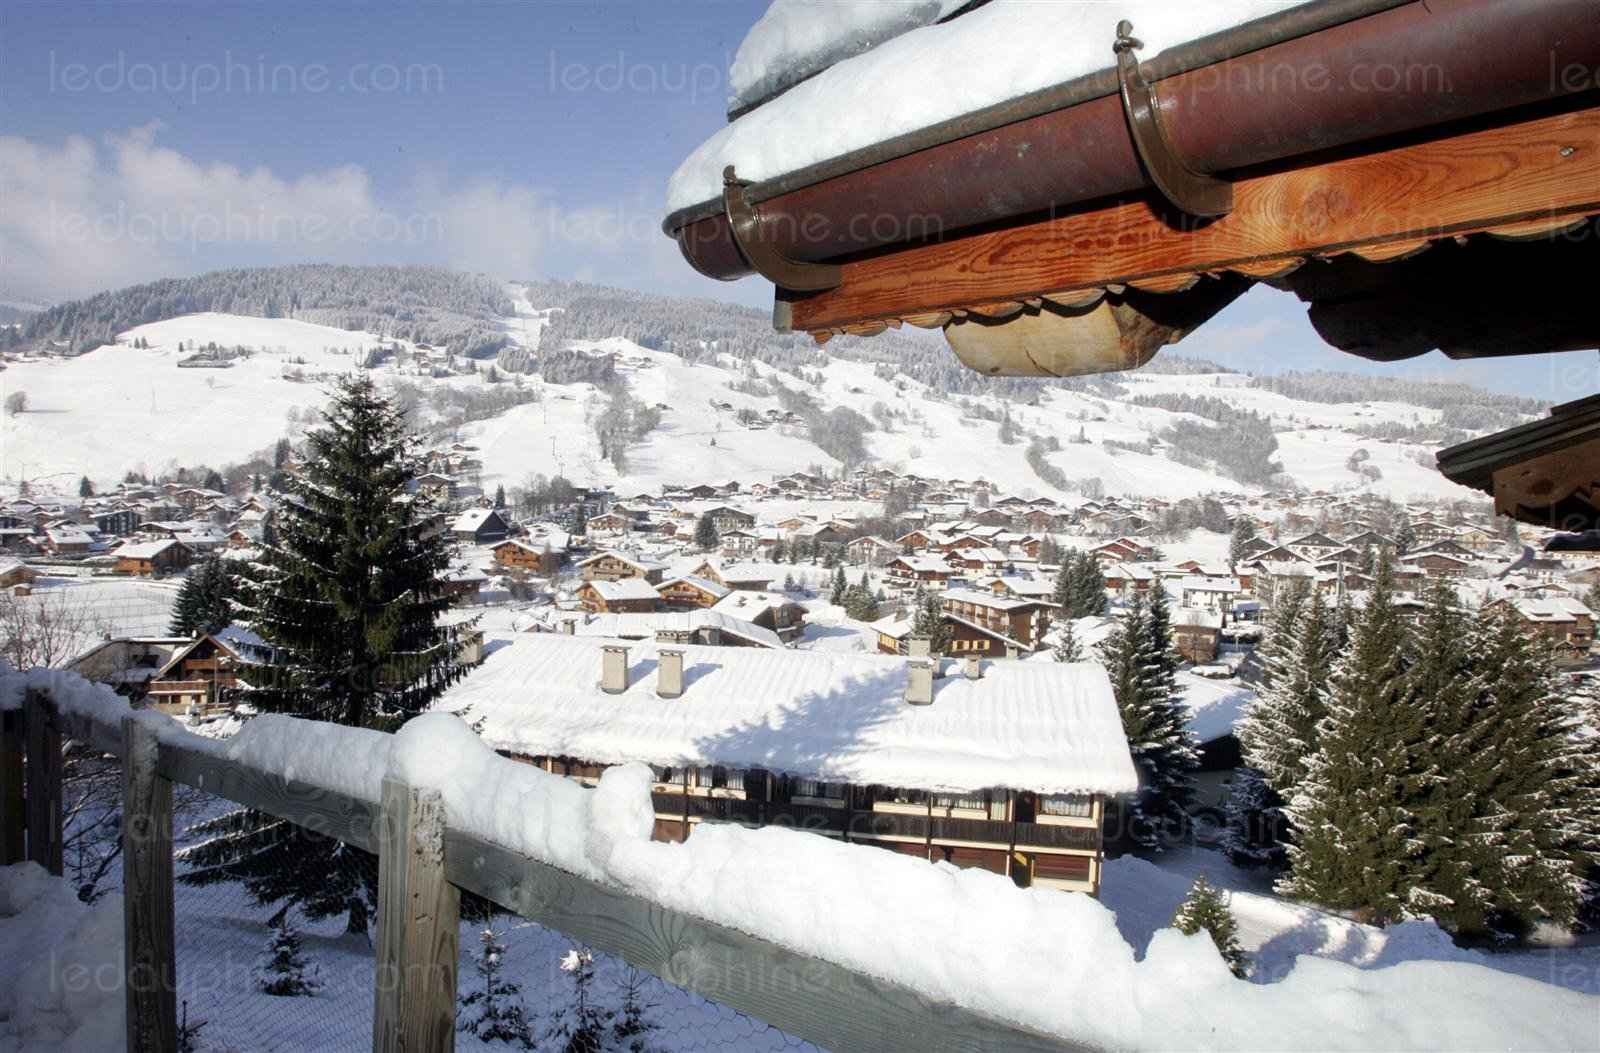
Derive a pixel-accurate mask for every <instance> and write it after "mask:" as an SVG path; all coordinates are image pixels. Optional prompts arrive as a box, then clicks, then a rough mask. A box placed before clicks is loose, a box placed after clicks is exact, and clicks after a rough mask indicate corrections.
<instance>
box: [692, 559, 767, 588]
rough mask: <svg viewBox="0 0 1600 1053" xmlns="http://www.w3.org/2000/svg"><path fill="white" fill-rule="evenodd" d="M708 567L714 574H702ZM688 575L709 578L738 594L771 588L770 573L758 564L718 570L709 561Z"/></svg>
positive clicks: (734, 564)
mask: <svg viewBox="0 0 1600 1053" xmlns="http://www.w3.org/2000/svg"><path fill="white" fill-rule="evenodd" d="M707 566H710V567H711V569H712V570H714V571H715V573H712V574H707V573H704V571H705V569H706V568H707ZM689 573H691V574H694V575H696V576H697V577H702V578H710V579H711V580H712V581H720V582H721V583H722V584H724V585H726V586H728V588H730V589H734V590H737V591H740V592H766V591H767V590H768V589H770V588H771V587H772V571H771V570H770V569H769V568H767V567H765V566H763V565H762V564H759V563H729V564H726V565H725V566H722V567H720V568H718V567H716V566H715V565H714V564H711V563H710V561H709V560H708V561H706V562H705V563H701V564H700V566H699V567H697V568H695V569H694V570H692V571H690V572H689Z"/></svg>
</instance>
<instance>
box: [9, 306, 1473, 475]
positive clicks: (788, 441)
mask: <svg viewBox="0 0 1600 1053" xmlns="http://www.w3.org/2000/svg"><path fill="white" fill-rule="evenodd" d="M512 292H513V303H514V306H515V309H516V313H515V315H514V316H511V317H508V318H506V319H505V320H504V323H503V324H504V325H505V327H506V330H507V332H508V333H509V334H510V335H511V336H512V338H513V339H514V340H515V341H516V342H517V343H519V344H523V345H525V346H527V347H530V348H534V347H537V346H538V344H539V339H540V334H541V331H542V329H543V326H544V324H545V322H546V321H547V320H548V317H549V312H548V311H546V310H543V309H540V308H538V307H536V306H535V305H533V304H531V303H529V302H528V300H527V299H526V296H525V295H524V292H525V290H524V289H523V288H522V287H520V286H513V287H512ZM135 340H138V341H140V342H141V343H148V344H149V347H148V349H146V348H134V347H132V346H131V344H132V343H133V342H134V341H135ZM211 342H215V343H217V344H218V345H220V346H222V347H224V348H233V347H235V346H244V347H247V348H250V349H252V350H253V351H254V353H253V354H252V355H251V356H250V357H248V358H243V359H239V360H236V361H235V362H234V364H233V365H232V366H231V367H230V368H226V369H196V368H180V367H179V365H178V363H179V361H180V360H182V359H184V358H186V357H188V355H189V353H190V349H192V348H193V347H194V346H195V345H200V346H204V345H206V344H208V343H211ZM378 342H379V339H378V338H377V337H375V336H374V335H372V334H370V333H352V332H347V331H345V330H341V329H334V328H330V327H327V326H321V325H313V324H311V323H307V322H299V321H294V320H291V319H282V318H252V317H243V316H237V315H225V314H214V313H207V314H196V315H188V316H184V317H181V318H174V319H171V320H168V321H163V322H155V323H151V324H149V325H142V326H139V327H137V328H136V329H132V330H129V331H128V332H126V333H123V334H120V335H119V338H118V343H117V344H115V345H110V346H106V347H102V348H100V349H98V350H95V351H91V352H89V353H88V354H85V355H82V356H80V357H78V358H75V359H43V358H35V359H30V360H23V361H14V362H12V363H11V364H10V365H9V367H8V368H7V369H6V370H5V371H4V372H0V389H3V392H4V393H6V394H9V393H11V392H14V391H23V392H25V393H26V394H27V396H28V402H29V411H28V412H26V413H21V414H18V415H15V416H9V417H6V418H4V419H3V421H0V447H3V450H0V481H4V482H9V483H13V484H14V483H16V482H17V481H19V480H22V479H27V480H29V481H30V482H32V483H34V484H36V485H39V486H44V487H47V488H48V487H51V486H54V487H55V488H58V489H62V490H65V489H66V488H68V487H70V486H71V485H73V484H75V483H76V481H77V478H78V476H80V475H88V476H89V477H90V478H91V479H92V480H94V481H95V482H96V483H97V484H100V485H102V486H103V485H106V484H109V483H113V482H115V481H117V480H119V479H120V478H121V477H122V475H123V473H124V472H126V471H128V470H129V469H136V468H141V467H142V468H145V469H147V470H157V469H159V468H161V467H162V466H164V465H167V464H169V463H171V462H176V463H177V464H182V465H191V464H199V463H205V464H210V465H213V466H216V465H222V464H226V463H230V462H237V461H240V460H243V459H245V458H246V457H247V456H249V455H250V454H252V453H255V452H258V451H261V450H263V449H265V448H267V447H269V446H270V445H271V444H272V443H273V442H274V441H276V440H277V439H278V438H279V437H280V436H282V435H283V434H284V433H285V431H286V430H287V429H288V428H290V427H291V422H290V419H289V418H290V417H291V415H294V416H298V415H300V414H301V413H302V412H303V411H305V410H307V409H310V408H315V407H318V406H320V405H322V404H323V403H324V401H325V393H324V384H323V383H322V381H324V380H325V379H326V378H329V377H332V376H334V375H336V374H339V373H342V372H346V371H348V370H350V369H351V368H353V367H354V365H355V364H356V362H357V361H358V360H359V356H360V353H361V352H362V351H364V350H366V349H368V348H371V347H373V346H375V345H376V344H377V343H378ZM180 343H182V344H183V345H184V347H185V350H184V351H179V350H178V345H179V344H180ZM575 346H577V347H579V348H580V349H584V350H588V351H591V352H596V353H615V354H616V355H617V370H618V373H619V375H620V376H621V377H622V380H623V382H624V383H625V385H626V386H627V388H628V390H629V391H630V392H631V393H632V394H633V396H634V397H635V398H637V399H638V400H639V401H640V402H643V403H645V404H649V405H657V406H660V407H663V410H662V423H661V425H660V427H658V428H657V429H656V430H655V431H654V432H652V433H651V434H649V435H648V436H647V437H645V439H644V440H643V441H642V442H640V443H638V444H636V445H635V446H634V447H632V448H631V449H630V450H629V451H628V465H627V470H626V471H625V472H620V473H619V472H617V471H616V470H615V469H614V468H613V467H612V465H611V464H610V463H608V462H607V461H605V460H604V459H603V458H602V457H601V455H600V447H599V441H598V439H597V438H596V437H595V435H594V434H593V430H592V428H591V427H590V425H589V423H588V421H589V417H590V415H591V413H592V409H593V406H594V404H595V402H596V401H597V396H596V391H595V389H594V387H593V385H590V384H586V383H573V384H545V383H543V382H542V381H540V380H539V379H538V378H537V377H528V378H525V380H524V383H526V384H528V385H529V386H530V387H532V388H533V389H534V390H535V391H537V392H538V393H539V396H540V398H539V401H537V402H532V403H528V404H524V405H521V406H518V407H516V408H514V409H512V410H510V411H508V412H506V413H503V414H501V415H499V416H497V417H494V418H491V419H488V420H483V421H477V422H474V423H472V424H469V425H466V426H465V427H464V428H463V429H462V435H461V438H462V439H463V440H465V441H467V442H470V443H473V444H475V445H477V446H479V447H480V448H481V455H480V456H481V459H482V461H483V464H484V468H483V473H482V479H483V483H484V485H485V487H486V488H491V489H492V488H493V487H494V486H495V485H496V484H502V483H503V484H505V485H507V486H508V487H509V486H514V485H516V484H518V483H520V482H522V481H523V480H524V479H526V478H527V477H528V476H529V475H532V474H534V473H542V474H544V475H547V476H549V475H555V474H557V473H559V474H563V475H565V476H567V477H568V478H570V479H572V480H573V481H575V482H578V483H582V484H590V485H615V486H618V487H620V488H622V489H625V490H626V489H655V488H658V487H660V486H662V485H667V484H680V483H690V482H703V481H708V480H710V481H716V482H725V481H727V480H730V479H736V480H739V481H741V482H744V483H746V484H748V483H751V482H755V481H759V480H762V479H765V478H768V477H770V476H773V475H776V474H781V473H785V472H790V471H797V470H803V469H805V468H807V467H809V466H811V465H823V466H827V465H832V464H836V463H837V462H834V461H833V460H832V459H831V458H830V457H829V456H828V455H827V454H825V453H824V452H823V451H822V449H820V448H819V447H818V446H817V445H816V444H815V443H814V442H812V441H811V439H810V438H809V437H808V434H807V430H806V428H805V427H804V426H802V425H773V426H769V427H765V428H759V429H751V428H747V427H746V426H744V425H742V424H740V423H739V422H738V420H737V419H736V415H737V413H738V411H740V410H741V409H752V410H756V411H758V412H765V411H767V410H772V409H778V408H779V404H778V400H777V399H776V398H774V397H755V396H751V395H746V394H743V393H740V392H737V391H733V390H731V385H735V384H738V383H739V382H740V381H741V380H742V379H743V378H744V377H745V376H746V372H745V370H743V369H741V368H740V367H741V365H742V364H741V363H739V362H736V361H735V360H733V359H731V358H725V359H723V360H722V363H721V364H719V365H711V364H706V363H701V364H698V365H689V364H686V363H685V362H684V361H683V360H682V359H680V358H678V357H677V356H675V355H671V354H668V353H665V352H659V351H652V350H649V349H646V348H642V347H639V346H638V345H636V344H633V343H631V342H629V341H627V340H624V339H621V338H611V339H607V340H600V341H585V342H580V343H578V344H577V345H575ZM929 353H930V354H942V353H945V352H944V350H943V349H942V348H938V347H934V346H932V345H930V348H929ZM376 372H377V373H378V375H379V376H380V378H382V379H384V380H385V381H386V382H388V381H394V380H399V379H404V380H406V381H407V382H411V383H417V384H421V385H423V386H428V385H450V386H455V387H473V386H482V385H483V384H484V382H483V381H482V380H480V379H478V378H476V377H475V376H470V375H469V376H461V375H458V376H451V377H446V378H440V379H435V378H431V377H421V376H417V375H416V374H415V371H414V370H408V371H407V372H405V373H404V374H402V373H401V372H400V370H399V369H398V368H397V367H396V365H395V364H394V363H393V362H392V361H390V362H386V363H385V364H384V365H382V366H380V367H378V369H377V371H376ZM756 372H757V373H758V374H759V375H760V376H762V377H772V376H773V375H774V373H775V371H774V370H772V369H771V368H769V367H767V366H765V365H758V366H757V367H756ZM822 375H823V383H822V385H821V387H820V389H818V390H815V391H814V394H815V396H816V398H817V401H818V404H819V406H820V407H821V408H823V409H825V410H826V409H832V408H833V407H836V406H847V407H849V408H851V409H854V410H856V411H857V412H859V413H862V414H864V415H867V416H869V417H870V416H871V415H872V412H873V409H874V407H875V406H882V407H887V408H889V409H891V410H894V411H897V412H900V411H903V412H904V413H905V416H903V417H897V418H895V419H894V420H892V421H891V422H890V423H889V424H888V426H887V427H879V428H877V429H876V430H874V431H872V432H870V433H868V435H867V437H866V441H867V446H868V449H869V451H870V454H871V455H872V457H873V458H874V459H875V460H877V461H878V462H880V463H884V464H888V465H894V466H898V467H899V468H901V469H902V470H904V471H909V472H915V473H917V474H921V475H928V476H934V477H942V478H952V477H958V478H975V477H984V478H987V479H989V480H991V481H993V482H995V483H996V484H997V485H999V486H1000V488H1001V489H1002V490H1003V491H1005V492H1007V493H1014V494H1020V495H1024V496H1027V495H1043V496H1050V497H1058V498H1059V497H1063V496H1065V495H1064V494H1063V493H1062V492H1061V491H1059V490H1056V489H1054V488H1053V487H1051V486H1049V485H1047V484H1046V483H1045V482H1044V481H1043V480H1041V479H1040V478H1039V477H1038V475H1037V474H1036V473H1035V472H1034V471H1033V469H1032V468H1031V467H1030V466H1029V465H1028V464H1027V462H1026V460H1025V458H1024V453H1025V450H1026V439H1025V438H1024V439H1023V440H1022V441H1020V442H1018V443H1017V444H1015V445H1011V446H1006V445H1002V444H1001V443H1000V442H999V441H998V425H996V424H995V423H994V422H993V421H987V420H978V419H973V418H971V417H970V416H969V415H967V414H966V413H964V411H963V410H962V409H961V408H960V407H959V406H957V405H956V404H955V403H954V401H953V400H948V399H944V398H937V399H936V398H929V397H927V396H926V394H925V392H924V389H923V388H922V387H921V385H919V384H917V383H916V382H914V381H911V380H908V379H906V378H904V377H899V378H895V379H885V378H882V377H878V376H875V375H874V372H873V367H872V366H871V365H870V364H868V363H861V362H851V361H843V360H838V361H834V362H833V363H831V364H830V365H829V367H828V368H827V369H826V370H825V371H824V372H823V374H822ZM779 379H780V380H782V381H783V382H785V383H787V384H789V385H790V386H798V385H799V384H800V382H799V380H798V379H797V378H795V377H791V376H787V375H782V376H780V377H779ZM1119 379H1120V380H1121V381H1123V382H1124V383H1126V384H1127V385H1128V386H1129V387H1130V389H1131V392H1132V394H1134V395H1139V394H1145V393H1150V394H1160V393H1186V394H1204V395H1208V396H1214V397H1217V398H1220V399H1223V400H1225V401H1227V402H1229V403H1231V404H1233V405H1236V406H1238V407H1240V408H1246V409H1251V410H1254V411H1256V412H1259V413H1263V414H1266V415H1267V416H1269V417H1270V418H1271V420H1272V421H1273V424H1274V426H1275V427H1276V428H1278V429H1279V435H1278V439H1279V443H1280V447H1281V449H1280V452H1279V459H1280V460H1281V461H1282V463H1283V465H1284V468H1285V470H1286V471H1287V473H1288V474H1289V475H1290V476H1291V477H1292V478H1294V479H1295V480H1296V481H1297V482H1298V483H1299V484H1300V485H1302V486H1305V487H1308V488H1319V489H1330V490H1339V489H1356V488H1358V487H1360V488H1366V487H1369V486H1370V487H1371V488H1376V489H1378V490H1379V491H1381V492H1384V493H1388V494H1390V495H1392V496H1394V497H1397V498H1414V497H1422V498H1426V497H1460V496H1465V493H1466V492H1465V491H1463V490H1461V489H1460V488H1458V487H1456V486H1454V485H1453V484H1451V483H1449V482H1446V481H1445V480H1444V479H1443V478H1442V477H1441V476H1439V475H1438V473H1437V472H1436V471H1434V470H1433V469H1431V468H1428V467H1424V466H1423V465H1422V464H1419V463H1418V461H1417V453H1418V452H1419V450H1420V449H1421V448H1420V447H1417V446H1414V445H1410V444H1405V443H1377V442H1371V441H1368V440H1365V439H1362V438H1360V437H1359V436H1357V435H1356V434H1354V433H1353V432H1351V431H1350V430H1348V429H1350V428H1353V427H1355V426H1357V425H1361V424H1366V425H1371V424H1379V423H1385V422H1394V423H1402V424H1410V423H1416V422H1419V421H1422V422H1430V421H1433V420H1435V419H1436V418H1437V416H1438V415H1437V412H1436V411H1433V410H1428V409H1422V408H1418V407H1415V406H1409V405H1404V404H1397V403H1368V404H1361V405H1328V404H1322V403H1310V402H1300V401H1297V400H1294V399H1289V398H1286V397H1284V396H1282V395H1278V394H1275V393H1273V392H1268V391H1263V390H1259V389H1255V388H1251V387H1248V386H1245V385H1244V384H1243V383H1242V381H1243V380H1244V378H1242V377H1240V376H1238V375H1232V374H1223V375H1218V376H1205V375H1202V376H1174V375H1164V374H1142V373H1132V374H1125V375H1123V376H1121V377H1119ZM978 401H979V402H980V403H981V402H984V401H988V402H989V403H990V408H991V409H993V410H996V411H998V409H999V403H998V402H995V401H993V400H986V399H980V400H978ZM714 402H715V403H721V404H725V405H727V406H729V407H731V408H729V409H720V408H717V407H716V406H714V405H713V403H714ZM1012 413H1013V419H1014V421H1015V423H1016V424H1017V426H1018V427H1019V428H1020V429H1021V430H1022V431H1024V432H1026V433H1033V434H1038V435H1041V436H1054V437H1056V438H1058V439H1060V440H1061V444H1062V445H1061V449H1059V450H1057V451H1053V452H1051V453H1049V454H1048V458H1047V459H1048V460H1049V461H1050V463H1051V464H1052V465H1054V466H1055V467H1056V468H1058V469H1060V470H1061V471H1062V472H1063V473H1064V474H1065V476H1066V477H1067V478H1068V479H1069V480H1074V481H1081V480H1087V479H1091V478H1097V479H1099V480H1100V482H1101V484H1102V485H1103V487H1104V489H1105V492H1106V493H1108V494H1112V495H1118V494H1138V495H1148V494H1156V493H1158V494H1161V495H1162V496H1164V497H1168V498H1179V497H1186V496H1192V495H1196V494H1201V493H1205V492H1209V491H1219V490H1241V489H1247V488H1246V487H1242V486H1241V485H1240V484H1239V483H1237V482H1235V481H1233V480H1231V479H1228V478H1226V477H1225V476H1222V475H1220V474H1217V473H1216V472H1213V471H1208V470H1205V469H1201V468H1194V467H1190V466H1187V465H1182V464H1178V463H1176V462H1174V461H1172V460H1170V459H1168V458H1167V457H1165V456H1163V455H1162V454H1160V453H1159V452H1158V453H1156V454H1150V455H1147V454H1139V453H1133V452H1129V451H1125V450H1116V449H1112V448H1109V447H1106V446H1103V445H1101V443H1102V441H1103V440H1107V439H1110V440H1117V441H1125V442H1131V441H1142V440H1144V439H1147V438H1149V437H1150V436H1151V435H1153V434H1155V433H1156V432H1158V431H1160V430H1161V429H1162V428H1164V427H1166V426H1168V425H1169V424H1170V423H1171V422H1172V421H1173V419H1174V414H1171V413H1169V412H1167V411H1165V410H1160V409H1154V408H1150V407H1143V406H1135V405H1132V404H1130V403H1127V402H1122V401H1116V400H1107V399H1104V398H1101V397H1097V396H1095V395H1092V394H1087V393H1082V392H1072V391H1067V390H1064V389H1059V388H1057V389H1046V391H1045V393H1044V396H1043V397H1042V398H1041V399H1040V403H1039V405H1037V406H1022V407H1015V408H1013V410H1012ZM1080 432H1081V434H1082V435H1083V437H1084V438H1086V439H1087V440H1088V441H1087V442H1086V443H1076V442H1072V441H1071V440H1072V439H1074V438H1076V437H1077V436H1078V435H1079V434H1080ZM1357 449H1365V450H1367V451H1368V452H1369V454H1370V457H1371V460H1370V461H1369V462H1368V463H1369V464H1371V465H1373V466H1375V467H1377V468H1378V469H1380V470H1381V472H1382V478H1381V479H1380V480H1379V481H1378V482H1377V483H1375V484H1365V483H1363V481H1362V480H1361V479H1360V478H1359V477H1358V476H1357V475H1355V474H1354V473H1353V472H1351V471H1350V470H1349V469H1348V468H1347V467H1346V465H1345V462H1346V461H1347V460H1348V459H1349V457H1350V455H1351V453H1353V452H1354V451H1355V450H1357Z"/></svg>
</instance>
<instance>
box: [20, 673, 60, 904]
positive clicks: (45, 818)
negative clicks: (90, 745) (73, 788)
mask: <svg viewBox="0 0 1600 1053" xmlns="http://www.w3.org/2000/svg"><path fill="white" fill-rule="evenodd" d="M22 712H23V722H22V723H23V734H24V735H25V736H26V737H27V743H28V745H27V783H28V788H27V797H26V799H25V800H24V802H23V810H24V813H25V814H26V815H27V824H28V858H29V859H31V860H33V861H34V862H35V863H38V864H39V865H40V866H42V867H44V868H45V869H46V870H48V871H50V873H52V874H54V875H56V876H57V877H60V876H61V873H62V870H63V859H62V838H61V725H60V723H59V722H58V721H57V720H56V707H55V703H54V702H52V701H51V700H50V695H49V694H48V693H47V692H44V691H41V690H39V689H38V688H31V687H30V688H28V689H27V690H26V691H25V692H24V694H23V702H22Z"/></svg>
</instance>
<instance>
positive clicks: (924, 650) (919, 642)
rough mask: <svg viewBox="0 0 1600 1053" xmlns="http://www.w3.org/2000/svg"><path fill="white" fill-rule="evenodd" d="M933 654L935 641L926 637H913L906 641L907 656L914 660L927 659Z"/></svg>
mask: <svg viewBox="0 0 1600 1053" xmlns="http://www.w3.org/2000/svg"><path fill="white" fill-rule="evenodd" d="M932 653H933V641H932V640H929V639H928V638H927V637H926V636H913V637H911V638H909V639H908V640H906V654H908V655H910V656H911V657H912V658H926V657H928V655H930V654H932Z"/></svg>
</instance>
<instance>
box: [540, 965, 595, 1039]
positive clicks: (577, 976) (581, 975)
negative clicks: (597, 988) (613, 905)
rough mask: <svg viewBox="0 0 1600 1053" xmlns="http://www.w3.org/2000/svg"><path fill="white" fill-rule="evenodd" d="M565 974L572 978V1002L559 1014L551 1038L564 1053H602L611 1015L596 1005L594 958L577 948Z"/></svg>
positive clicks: (553, 1024) (565, 968)
mask: <svg viewBox="0 0 1600 1053" xmlns="http://www.w3.org/2000/svg"><path fill="white" fill-rule="evenodd" d="M561 971H562V972H564V973H566V974H567V975H569V976H570V977H572V1001H571V1002H570V1003H568V1004H567V1005H565V1006H562V1007H561V1008H560V1009H559V1010H557V1011H556V1014H555V1019H554V1021H553V1022H552V1023H551V1026H550V1032H549V1035H548V1036H547V1037H548V1038H549V1039H550V1040H551V1041H552V1042H553V1043H554V1044H555V1048H556V1049H558V1050H560V1051H561V1053H601V1050H602V1049H603V1048H604V1045H603V1043H604V1041H605V1032H606V1017H607V1014H606V1012H605V1010H603V1009H602V1008H601V1007H600V1006H599V1004H598V1003H597V1002H596V1001H595V996H594V991H593V987H594V955H593V954H591V953H589V952H588V951H586V950H580V949H579V948H576V947H574V948H572V949H571V950H570V951H568V952H567V953H566V955H565V956H564V957H563V958H562V959H561Z"/></svg>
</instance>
